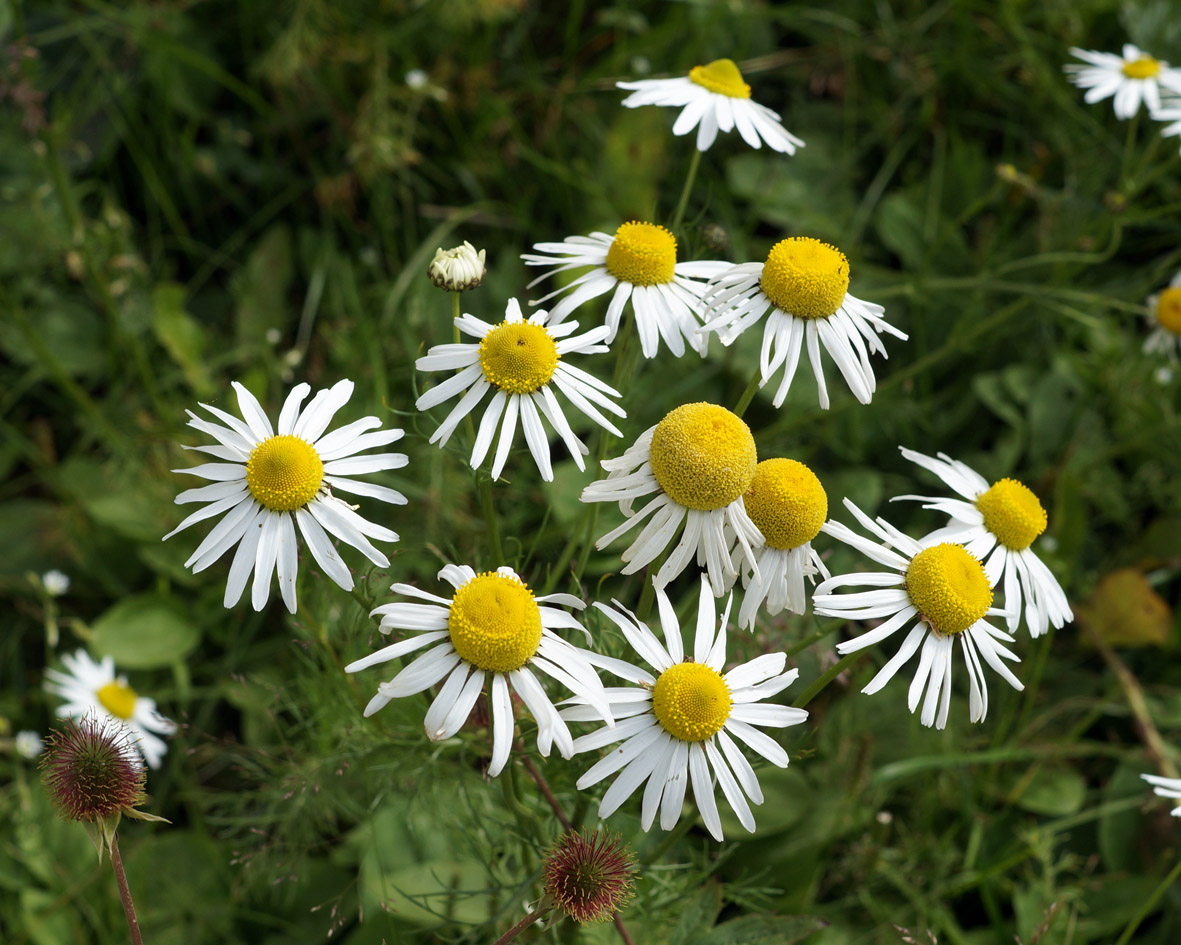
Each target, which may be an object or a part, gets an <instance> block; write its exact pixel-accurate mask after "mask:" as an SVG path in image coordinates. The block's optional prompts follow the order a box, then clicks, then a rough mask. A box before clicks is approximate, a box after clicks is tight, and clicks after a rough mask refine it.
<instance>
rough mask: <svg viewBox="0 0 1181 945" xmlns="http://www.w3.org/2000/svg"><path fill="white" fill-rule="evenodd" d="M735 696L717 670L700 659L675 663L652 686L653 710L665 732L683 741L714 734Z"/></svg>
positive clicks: (724, 721)
mask: <svg viewBox="0 0 1181 945" xmlns="http://www.w3.org/2000/svg"><path fill="white" fill-rule="evenodd" d="M733 705H734V700H733V699H731V698H730V687H729V686H727V685H726V680H724V679H723V678H722V676H721V674H720V673H718V672H717V671H716V670H713V669H710V668H709V667H708V666H705V665H704V664H702V663H693V662H685V663H677V664H676V665H675V666H670V667H669V668H668V669H666V670H665V671H664V672H663V673H661V674H660V676H659V678H658V679H657V680H656V686H655V687H654V688H653V690H652V712H653V714H654V715H655V716H656V721H657V722H659V723H660V724H661V726H662V727H663V728H664V730H665V731H666V732H668V733H669V734H670V735H672V736H673V738H679V739H680V740H681V741H683V742H703V741H705V740H706V739H707V738H710V737H711V736H713V735H716V734H717V733H718V732H719V731H721V728H722V726H723V725H725V724H726V719H728V718H729V717H730V709H731V708H732V707H733Z"/></svg>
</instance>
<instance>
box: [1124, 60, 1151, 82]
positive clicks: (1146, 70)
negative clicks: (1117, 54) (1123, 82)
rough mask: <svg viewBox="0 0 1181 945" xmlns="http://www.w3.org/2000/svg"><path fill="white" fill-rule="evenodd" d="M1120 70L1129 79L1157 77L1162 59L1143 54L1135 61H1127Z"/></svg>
mask: <svg viewBox="0 0 1181 945" xmlns="http://www.w3.org/2000/svg"><path fill="white" fill-rule="evenodd" d="M1120 71H1121V72H1123V74H1124V75H1125V76H1127V77H1128V78H1129V79H1155V78H1156V77H1157V76H1158V75H1159V74H1160V61H1159V60H1157V59H1153V58H1152V57H1151V56H1141V57H1140V58H1139V59H1137V60H1135V61H1134V62H1125V63H1124V65H1123V68H1122V69H1121V70H1120Z"/></svg>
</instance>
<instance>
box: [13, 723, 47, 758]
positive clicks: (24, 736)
mask: <svg viewBox="0 0 1181 945" xmlns="http://www.w3.org/2000/svg"><path fill="white" fill-rule="evenodd" d="M44 747H45V746H44V745H43V744H42V743H41V736H40V735H38V734H37V733H36V732H34V731H31V730H28V729H26V730H25V731H23V732H17V733H16V738H15V739H13V748H15V749H16V753H17V754H18V755H20V756H21V757H22V758H36V757H37V756H38V755H39V754H41V750H42V749H43V748H44Z"/></svg>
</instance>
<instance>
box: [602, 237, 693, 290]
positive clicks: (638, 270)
mask: <svg viewBox="0 0 1181 945" xmlns="http://www.w3.org/2000/svg"><path fill="white" fill-rule="evenodd" d="M676 265H677V241H676V239H675V238H674V237H673V235H672V234H671V233H670V232H669V231H668V230H666V229H665V228H664V227H662V226H657V225H656V224H655V223H624V224H623V225H622V226H620V227H619V229H618V230H616V231H615V239H614V240H612V241H611V246H610V247H609V248H608V250H607V271H608V272H609V273H611V275H613V276H614V277H615V278H616V279H618V280H619V281H620V282H630V283H631V284H632V285H664V283H666V282H672V281H673V275H674V270H675V269H676Z"/></svg>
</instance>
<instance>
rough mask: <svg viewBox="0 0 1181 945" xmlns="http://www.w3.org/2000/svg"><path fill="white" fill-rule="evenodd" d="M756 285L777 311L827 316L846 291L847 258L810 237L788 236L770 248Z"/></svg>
mask: <svg viewBox="0 0 1181 945" xmlns="http://www.w3.org/2000/svg"><path fill="white" fill-rule="evenodd" d="M759 286H760V288H761V289H762V290H763V294H764V295H765V296H767V298H769V299H770V300H771V302H772V304H774V306H775V307H776V308H777V309H779V310H780V311H781V312H786V313H787V314H788V315H794V316H796V318H828V316H829V315H831V314H833V312H835V311H836V310H837V309H838V308H840V307H841V303H843V302H844V301H845V293H846V292H848V291H849V260H847V259H846V258H845V254H844V253H842V252H841V251H840V250H839V249H837V248H836V247H834V246H829V245H828V243H822V242H820V240H814V239H812V237H810V236H792V237H788V238H787V239H785V240H780V241H779V242H778V243H776V244H775V245H774V246H773V247H771V252H770V253H768V254H767V261H766V262H765V263H764V264H763V275H762V278H761V279H760V280H759Z"/></svg>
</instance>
